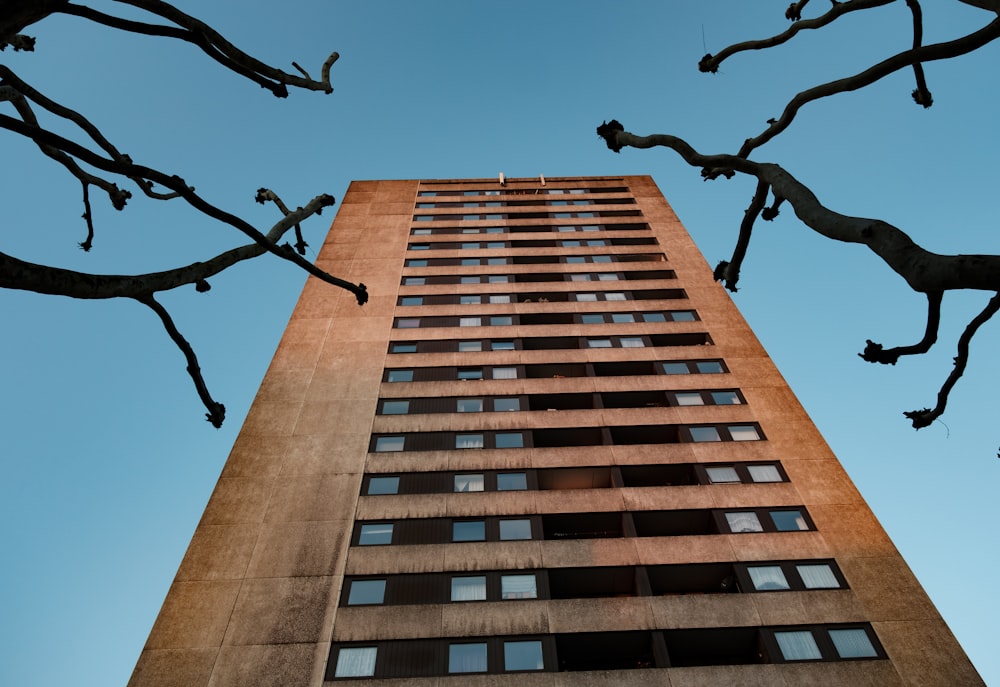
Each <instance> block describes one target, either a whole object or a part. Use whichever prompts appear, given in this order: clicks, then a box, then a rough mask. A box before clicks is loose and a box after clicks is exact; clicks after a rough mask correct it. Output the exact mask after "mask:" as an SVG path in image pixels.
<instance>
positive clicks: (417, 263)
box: [406, 260, 427, 267]
mask: <svg viewBox="0 0 1000 687" xmlns="http://www.w3.org/2000/svg"><path fill="white" fill-rule="evenodd" d="M406 266H407V267H427V261H426V260H407V261H406Z"/></svg>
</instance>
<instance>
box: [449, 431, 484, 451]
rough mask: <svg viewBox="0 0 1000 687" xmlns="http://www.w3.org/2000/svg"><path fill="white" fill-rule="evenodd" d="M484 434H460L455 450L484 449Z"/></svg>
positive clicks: (457, 437) (456, 440)
mask: <svg viewBox="0 0 1000 687" xmlns="http://www.w3.org/2000/svg"><path fill="white" fill-rule="evenodd" d="M482 447H483V435H482V434H459V435H457V436H456V437H455V448H482Z"/></svg>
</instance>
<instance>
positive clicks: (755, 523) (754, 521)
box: [726, 511, 764, 533]
mask: <svg viewBox="0 0 1000 687" xmlns="http://www.w3.org/2000/svg"><path fill="white" fill-rule="evenodd" d="M726 523H728V525H729V530H730V531H731V532H737V533H739V532H763V531H764V528H763V527H761V524H760V520H759V519H758V518H757V514H756V513H754V512H752V511H743V512H734V513H726Z"/></svg>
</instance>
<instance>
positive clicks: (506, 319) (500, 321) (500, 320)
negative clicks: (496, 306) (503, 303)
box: [490, 315, 514, 327]
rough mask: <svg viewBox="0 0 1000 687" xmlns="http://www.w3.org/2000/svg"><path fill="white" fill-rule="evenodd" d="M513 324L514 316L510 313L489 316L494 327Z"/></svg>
mask: <svg viewBox="0 0 1000 687" xmlns="http://www.w3.org/2000/svg"><path fill="white" fill-rule="evenodd" d="M512 324H514V318H513V317H512V316H511V315H499V316H496V317H491V318H490V325H492V326H494V327H509V326H510V325H512Z"/></svg>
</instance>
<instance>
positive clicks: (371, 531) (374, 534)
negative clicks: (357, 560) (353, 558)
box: [358, 522, 392, 546]
mask: <svg viewBox="0 0 1000 687" xmlns="http://www.w3.org/2000/svg"><path fill="white" fill-rule="evenodd" d="M391 543H392V523H391V522H385V523H377V524H373V525H362V526H361V532H360V533H359V534H358V546H379V545H382V544H391Z"/></svg>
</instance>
